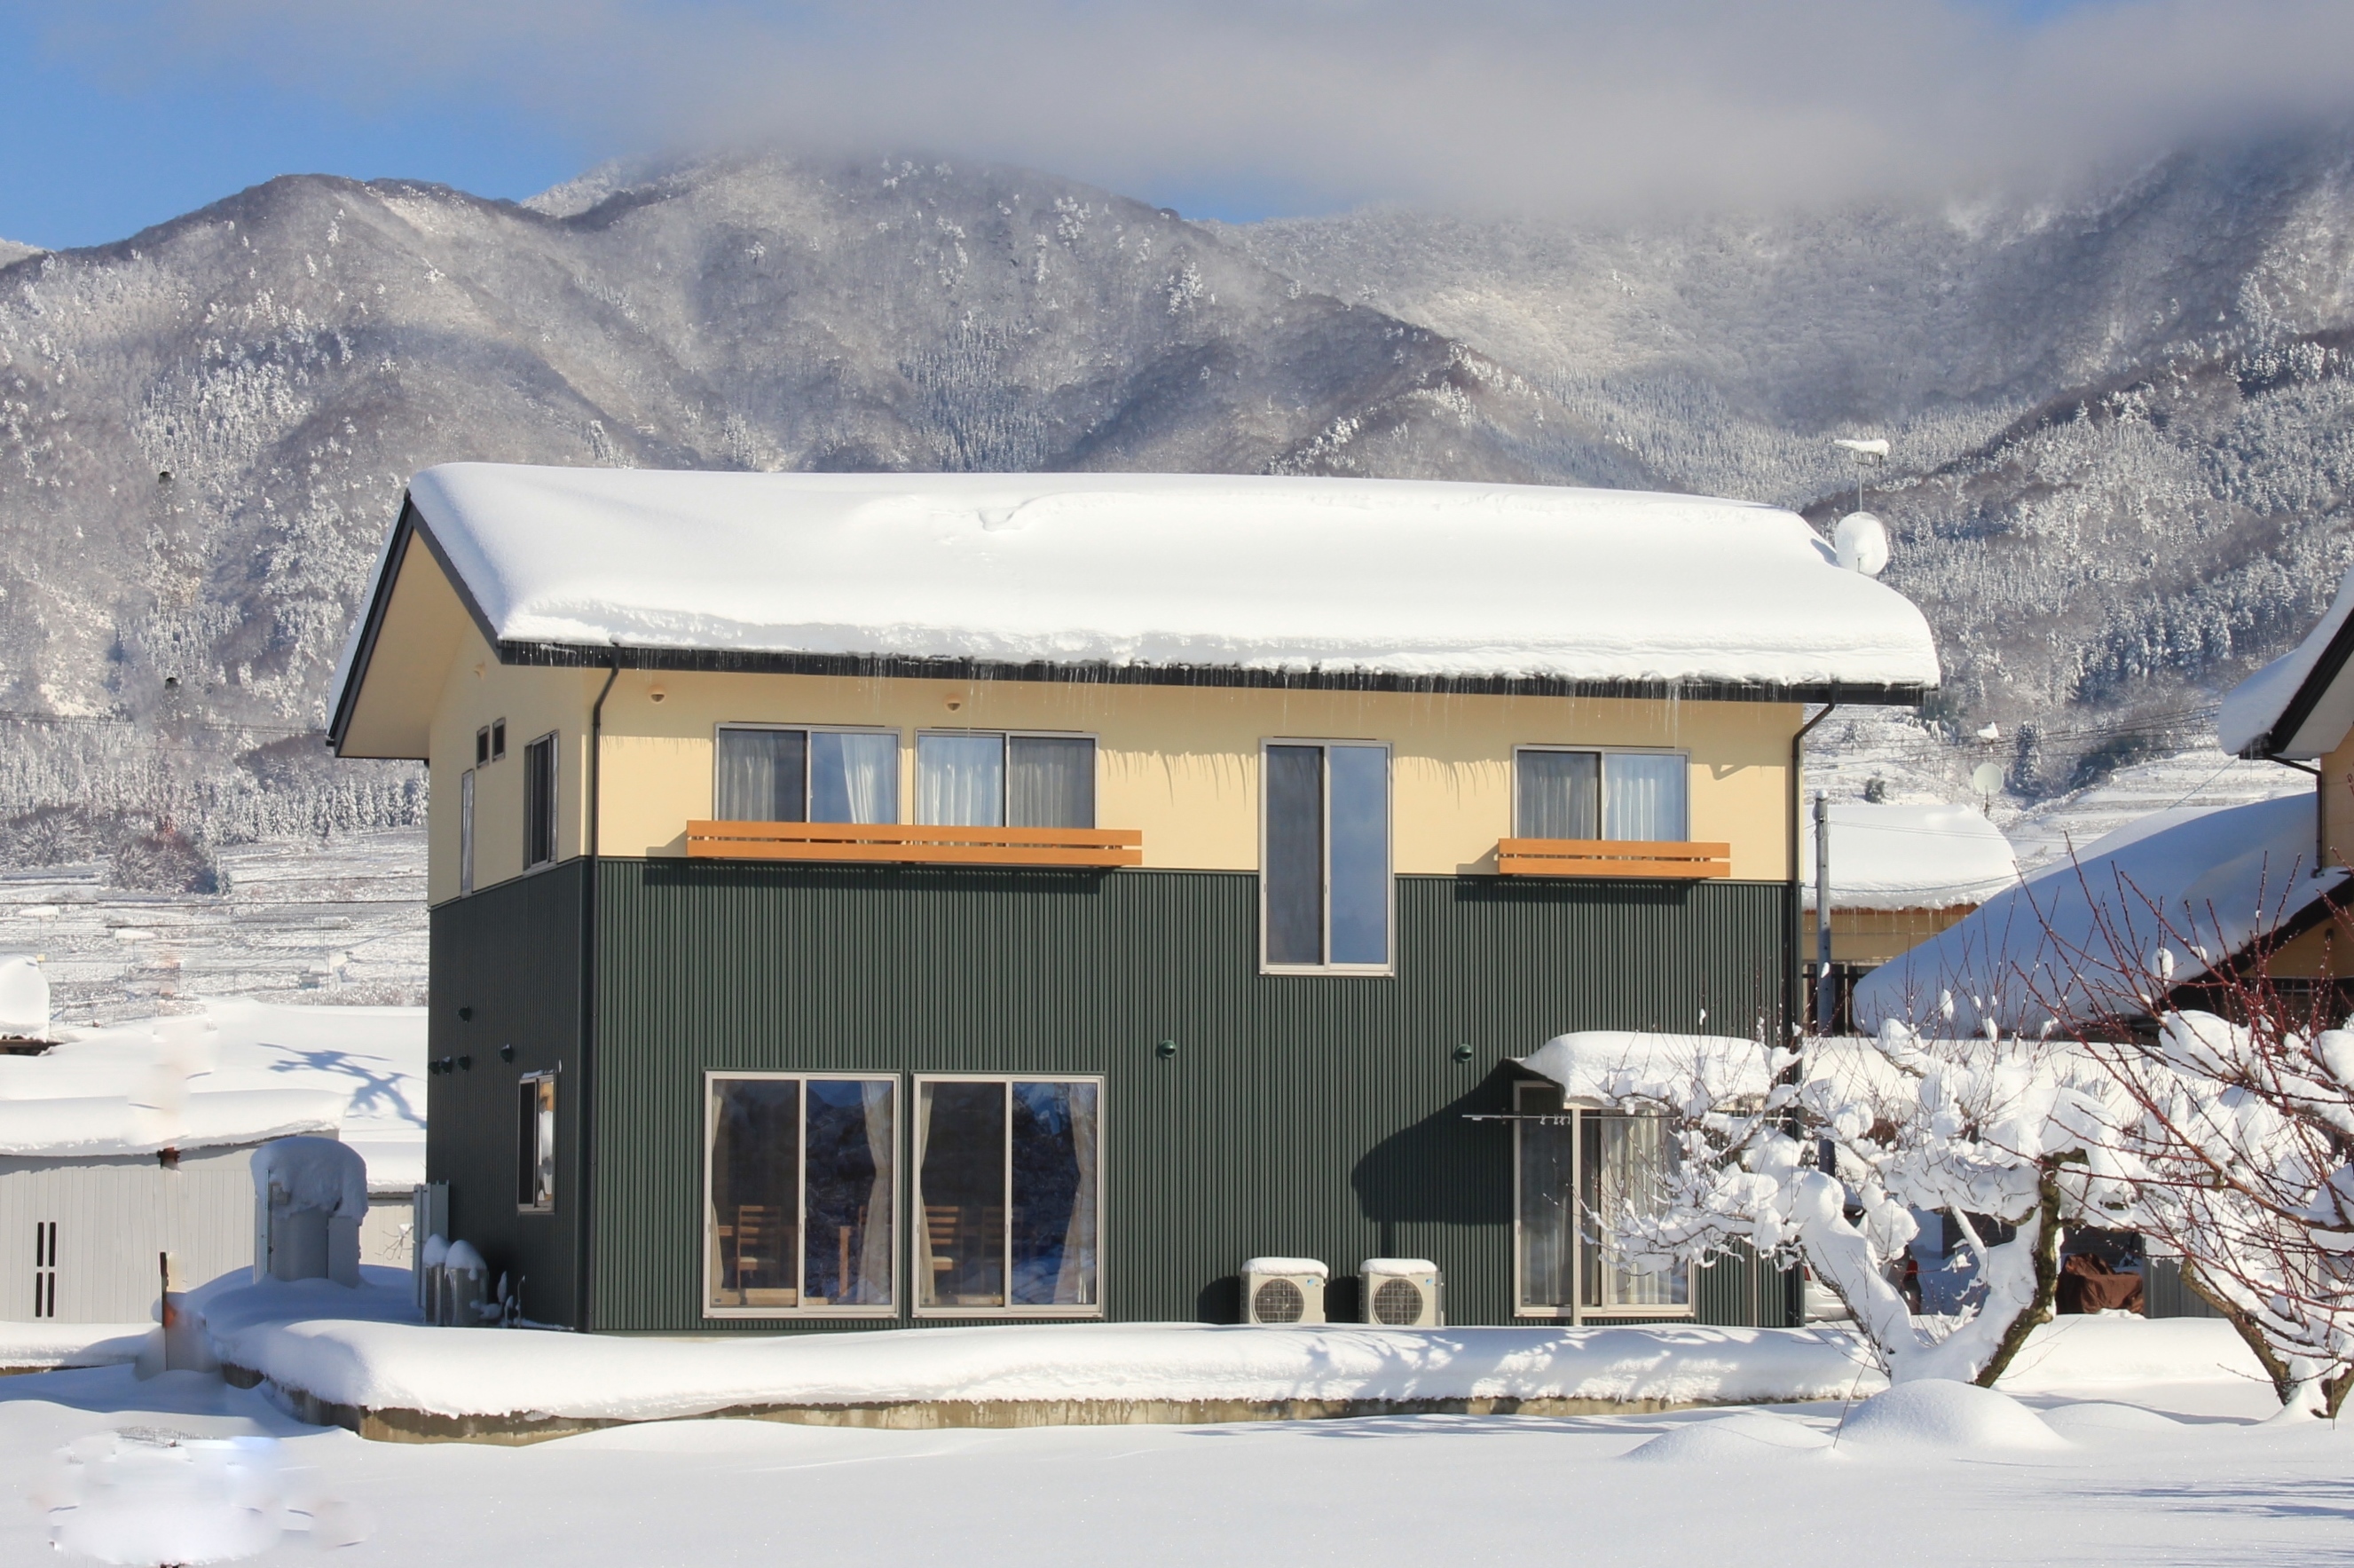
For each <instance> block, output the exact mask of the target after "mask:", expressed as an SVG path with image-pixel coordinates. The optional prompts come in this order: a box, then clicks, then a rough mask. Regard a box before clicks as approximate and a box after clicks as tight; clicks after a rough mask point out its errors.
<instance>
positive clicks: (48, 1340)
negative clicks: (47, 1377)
mask: <svg viewBox="0 0 2354 1568" xmlns="http://www.w3.org/2000/svg"><path fill="white" fill-rule="evenodd" d="M154 1328H155V1325H154V1324H153V1323H60V1322H58V1321H56V1320H55V1319H42V1320H40V1321H37V1322H16V1321H0V1367H5V1368H7V1369H9V1370H11V1371H17V1372H21V1371H23V1370H25V1369H27V1368H28V1367H104V1366H115V1365H119V1364H122V1363H125V1362H129V1361H135V1360H136V1359H137V1358H138V1355H139V1351H140V1347H141V1346H143V1345H144V1344H145V1343H146V1342H147V1336H148V1335H149V1334H150V1333H151V1332H153V1331H154Z"/></svg>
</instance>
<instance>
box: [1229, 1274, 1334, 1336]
mask: <svg viewBox="0 0 2354 1568" xmlns="http://www.w3.org/2000/svg"><path fill="white" fill-rule="evenodd" d="M1330 1275H1331V1270H1330V1269H1328V1268H1326V1267H1325V1266H1323V1265H1322V1264H1320V1263H1319V1262H1317V1261H1316V1260H1315V1259H1314V1258H1312V1257H1255V1258H1252V1259H1250V1260H1249V1261H1248V1262H1246V1263H1245V1264H1244V1265H1243V1321H1244V1322H1246V1323H1260V1324H1267V1325H1278V1324H1291V1325H1298V1324H1315V1323H1321V1322H1323V1321H1324V1281H1325V1280H1326V1278H1327V1277H1330Z"/></svg>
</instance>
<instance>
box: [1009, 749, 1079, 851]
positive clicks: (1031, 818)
mask: <svg viewBox="0 0 2354 1568" xmlns="http://www.w3.org/2000/svg"><path fill="white" fill-rule="evenodd" d="M1005 821H1006V825H1007V826H1009V827H1016V828H1092V827H1094V826H1095V825H1096V743H1095V742H1094V741H1092V740H1088V739H1085V738H1080V737H1065V736H1032V735H1017V736H1008V737H1007V739H1006V742H1005Z"/></svg>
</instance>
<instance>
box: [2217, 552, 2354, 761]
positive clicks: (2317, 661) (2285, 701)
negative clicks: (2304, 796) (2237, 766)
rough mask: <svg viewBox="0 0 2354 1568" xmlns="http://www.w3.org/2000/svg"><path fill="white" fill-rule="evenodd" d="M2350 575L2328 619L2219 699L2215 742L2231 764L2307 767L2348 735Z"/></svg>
mask: <svg viewBox="0 0 2354 1568" xmlns="http://www.w3.org/2000/svg"><path fill="white" fill-rule="evenodd" d="M2349 618H2354V571H2349V572H2348V573H2347V574H2346V576H2345V577H2343V578H2341V579H2340V580H2339V582H2338V597H2337V598H2336V599H2332V600H2331V601H2330V605H2329V611H2328V613H2327V614H2326V615H2324V616H2323V617H2322V618H2321V620H2320V622H2319V623H2318V624H2317V625H2316V626H2315V627H2314V629H2313V630H2311V631H2308V632H2306V635H2305V641H2302V642H2300V643H2298V644H2297V645H2296V647H2295V648H2293V649H2291V650H2289V652H2286V653H2284V654H2282V655H2281V656H2280V657H2279V658H2277V659H2275V660H2274V661H2273V662H2271V663H2269V664H2267V665H2265V666H2264V668H2263V669H2261V670H2259V671H2257V672H2256V673H2254V674H2253V675H2251V676H2249V677H2248V678H2247V679H2246V680H2244V681H2243V682H2241V683H2239V684H2238V685H2236V686H2234V687H2232V690H2231V692H2230V693H2229V694H2227V695H2226V696H2225V697H2224V698H2223V708H2222V711H2221V713H2219V714H2218V715H2216V716H2215V736H2216V739H2217V740H2218V741H2219V742H2220V743H2221V746H2222V747H2223V749H2224V750H2225V751H2228V752H2230V753H2232V755H2233V756H2235V757H2254V756H2262V757H2286V758H2299V759H2306V760H2309V759H2311V758H2317V757H2320V756H2323V755H2325V754H2327V753H2328V752H2330V751H2333V750H2335V749H2336V748H2337V746H2338V742H2339V741H2341V740H2344V739H2345V738H2346V732H2347V731H2348V730H2349V729H2354V681H2349V680H2345V679H2342V677H2343V675H2344V674H2345V671H2346V664H2347V659H2348V655H2349V653H2354V633H2349V630H2348V625H2347V623H2348V620H2349Z"/></svg>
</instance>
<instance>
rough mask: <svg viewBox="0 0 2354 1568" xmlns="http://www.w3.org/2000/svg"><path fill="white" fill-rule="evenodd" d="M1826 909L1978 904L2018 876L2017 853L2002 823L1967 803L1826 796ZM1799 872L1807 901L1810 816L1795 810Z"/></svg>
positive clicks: (1811, 868)
mask: <svg viewBox="0 0 2354 1568" xmlns="http://www.w3.org/2000/svg"><path fill="white" fill-rule="evenodd" d="M1830 819H1831V907H1832V908H1833V909H1950V908H1952V907H1953V906H1956V905H1957V904H1983V903H1985V902H1986V901H1987V900H1988V898H1991V897H1993V896H1994V895H1996V894H1998V893H1999V892H2001V891H2002V890H2003V889H2004V888H2006V887H2009V886H2010V885H2012V884H2014V883H2016V882H2017V881H2018V880H2019V857H2018V856H2017V855H2015V854H2013V853H2011V848H2010V841H2009V839H2006V838H2004V837H2003V836H2002V830H2001V829H1999V828H1998V827H1996V826H1995V825H1994V824H1993V823H1992V822H1990V821H1987V819H1986V814H1985V813H1984V812H1982V811H1980V810H1978V809H1977V808H1976V807H1974V806H1886V805H1877V804H1873V803H1872V802H1869V801H1862V800H1848V801H1838V802H1834V803H1833V804H1832V806H1831V808H1830ZM1801 821H1802V822H1803V824H1804V827H1803V830H1802V831H1803V834H1804V838H1803V842H1802V847H1801V853H1800V854H1799V859H1798V865H1799V869H1800V874H1802V875H1804V876H1805V877H1806V878H1807V882H1806V887H1805V899H1806V906H1807V907H1808V908H1809V909H1812V908H1813V907H1814V906H1815V884H1814V874H1815V816H1814V813H1813V812H1812V811H1811V810H1810V811H1808V812H1806V813H1805V814H1804V816H1803V817H1802V818H1801Z"/></svg>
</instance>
